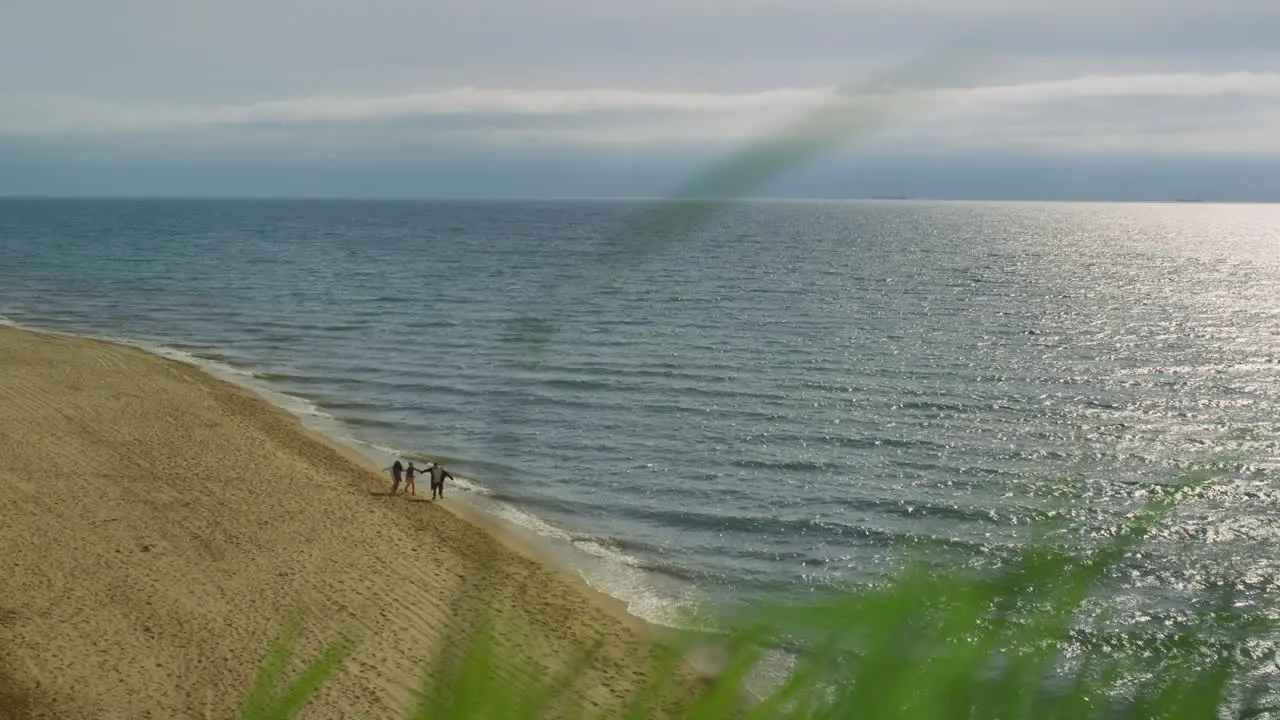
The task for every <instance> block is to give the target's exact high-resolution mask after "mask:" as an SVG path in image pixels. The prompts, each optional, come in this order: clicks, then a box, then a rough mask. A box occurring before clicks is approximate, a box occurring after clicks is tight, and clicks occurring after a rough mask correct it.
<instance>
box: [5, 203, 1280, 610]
mask: <svg viewBox="0 0 1280 720" xmlns="http://www.w3.org/2000/svg"><path fill="white" fill-rule="evenodd" d="M646 209H651V207H650V206H649V205H647V204H645V203H640V202H624V201H609V202H605V201H600V202H528V203H521V202H494V203H487V202H474V203H464V202H421V203H414V202H403V203H400V202H384V203H379V202H334V201H323V202H321V201H314V202H293V201H290V202H284V201H280V202H274V201H272V202H268V201H195V200H192V201H178V200H168V201H143V200H19V199H11V200H0V316H4V317H5V318H7V319H8V320H9V321H11V322H14V323H18V324H22V325H27V326H31V327H35V328H45V329H53V330H62V331H69V332H76V333H84V334H89V335H95V336H107V337H113V338H120V339H126V340H129V341H132V342H137V343H141V344H144V345H145V346H147V347H151V348H153V349H157V350H159V351H161V352H167V353H169V354H171V355H176V356H180V357H183V358H185V359H188V360H190V361H193V362H197V363H201V364H203V365H204V366H206V367H208V368H210V369H211V370H213V371H214V372H217V373H220V374H221V375H223V376H225V377H231V378H233V379H237V380H239V381H241V382H244V383H246V384H250V385H252V386H254V387H257V388H259V389H261V390H263V391H264V392H268V393H269V396H270V397H272V398H275V399H277V400H278V401H279V402H281V403H282V404H285V405H286V406H287V407H290V408H291V409H293V410H295V411H296V412H299V413H300V414H302V415H303V416H304V418H305V419H306V420H308V421H309V422H310V423H312V424H314V425H316V426H317V427H319V428H321V429H323V430H325V431H326V432H330V433H332V434H334V435H335V436H338V437H341V438H344V439H346V440H347V441H348V442H353V443H356V444H357V445H358V446H359V447H362V448H363V449H365V450H366V451H367V452H369V453H370V454H371V455H373V456H374V457H376V458H379V459H380V460H386V459H389V458H390V457H391V455H392V454H399V455H405V456H409V457H420V458H423V457H430V458H437V459H440V460H441V461H442V462H443V463H444V464H445V465H446V466H447V467H450V468H451V469H453V470H454V471H455V473H456V474H458V475H460V476H462V477H463V478H464V481H463V482H461V483H460V486H459V487H460V490H461V492H460V493H459V495H460V496H461V497H463V499H465V500H467V501H468V502H472V503H474V504H476V505H477V506H478V507H480V508H481V509H483V510H485V511H487V512H491V513H493V514H494V515H496V516H498V517H500V518H502V519H504V520H505V521H507V522H510V523H513V524H515V525H519V526H521V527H523V528H525V530H527V531H528V532H529V533H531V534H532V535H536V536H538V537H540V538H542V539H544V540H546V542H547V543H548V545H550V546H554V547H556V548H559V550H560V551H561V555H560V557H561V558H562V559H563V560H564V561H565V562H567V563H569V564H570V565H571V566H573V567H575V568H576V569H577V570H578V571H579V572H581V573H582V574H583V576H584V577H586V578H587V580H588V581H589V582H591V583H592V584H593V585H595V586H597V587H598V588H600V589H602V590H604V591H606V592H610V593H613V594H615V595H617V596H619V597H621V598H622V599H624V600H627V601H628V602H629V603H631V606H632V608H633V611H635V612H636V613H637V614H640V615H642V616H645V617H648V618H649V619H652V620H658V621H662V620H664V619H666V618H669V617H670V612H671V611H672V609H673V608H675V607H677V606H678V605H679V604H680V603H681V602H684V601H686V600H687V599H688V598H689V597H690V595H689V593H690V592H691V589H692V588H697V589H698V592H699V597H701V596H711V597H713V598H716V599H719V600H721V601H726V602H734V601H747V600H750V599H752V598H756V597H759V596H761V595H772V594H776V593H779V592H782V593H790V594H796V593H805V592H809V591H811V590H812V589H814V588H821V587H825V586H830V585H839V584H845V583H865V582H873V581H875V580H877V579H880V578H883V577H885V576H886V574H887V573H890V572H892V571H893V570H894V569H895V568H897V567H899V566H901V565H902V564H903V563H905V562H908V561H909V560H910V559H916V560H918V559H923V560H924V561H926V562H932V563H935V564H937V565H938V566H939V567H945V566H954V565H956V564H963V563H967V562H975V561H979V560H983V559H990V558H992V557H998V556H999V554H1000V553H1001V552H1004V551H1007V550H1010V549H1016V548H1017V547H1019V545H1020V544H1021V543H1024V542H1026V541H1027V540H1028V538H1029V537H1030V534H1031V533H1032V532H1034V528H1036V527H1037V524H1036V521H1039V520H1043V519H1046V518H1055V517H1056V518H1060V519H1065V520H1066V521H1067V528H1068V530H1067V532H1068V534H1069V535H1070V536H1071V537H1074V538H1076V539H1078V540H1079V541H1080V542H1082V543H1087V542H1088V541H1089V538H1091V537H1094V536H1097V535H1099V534H1103V533H1105V532H1106V531H1107V529H1108V528H1110V527H1113V526H1114V524H1115V523H1116V522H1119V521H1120V520H1122V519H1123V517H1124V516H1125V514H1126V513H1128V512H1131V511H1132V510H1133V509H1134V508H1136V507H1137V506H1138V505H1140V504H1141V503H1142V502H1143V501H1144V500H1145V499H1146V498H1148V497H1149V496H1150V495H1151V492H1152V491H1153V490H1154V489H1155V488H1157V487H1159V486H1161V485H1164V484H1168V483H1172V482H1176V481H1178V480H1180V479H1182V478H1184V477H1185V476H1187V474H1188V473H1190V472H1194V471H1195V470H1196V468H1197V467H1199V466H1198V465H1196V463H1204V462H1206V461H1212V462H1213V463H1214V465H1213V467H1214V472H1213V473H1212V475H1213V478H1214V479H1213V480H1212V482H1211V483H1210V484H1209V485H1207V486H1206V487H1205V488H1204V489H1203V490H1202V491H1200V492H1198V493H1196V494H1195V495H1194V497H1193V498H1192V499H1191V500H1189V501H1188V502H1187V503H1185V504H1184V505H1183V506H1182V507H1181V508H1180V509H1179V511H1178V513H1177V514H1176V515H1175V516H1174V517H1173V518H1172V519H1171V520H1170V521H1169V522H1168V523H1166V526H1165V527H1163V528H1162V530H1161V531H1160V532H1159V533H1157V536H1156V537H1155V538H1154V540H1153V542H1152V545H1151V547H1149V548H1148V549H1147V550H1146V551H1145V552H1144V553H1143V554H1142V555H1141V556H1139V557H1138V558H1135V559H1134V560H1133V561H1132V563H1131V565H1130V566H1128V567H1126V572H1127V573H1129V576H1128V577H1126V579H1125V585H1126V590H1127V591H1128V592H1130V593H1131V597H1130V599H1129V601H1128V603H1129V604H1128V606H1127V612H1128V613H1129V615H1130V617H1131V618H1132V619H1135V620H1141V619H1143V618H1150V617H1154V616H1157V615H1159V614H1160V613H1170V612H1177V608H1178V607H1179V606H1180V605H1179V603H1181V602H1182V601H1183V600H1185V597H1186V596H1187V594H1188V593H1189V592H1192V591H1195V590H1198V589H1203V588H1207V587H1210V586H1213V585H1214V584H1215V583H1219V582H1222V581H1224V579H1225V580H1226V581H1228V582H1231V583H1233V584H1235V585H1236V586H1237V587H1239V588H1241V589H1243V590H1244V591H1245V592H1246V593H1248V594H1251V595H1252V596H1255V597H1261V596H1263V595H1265V594H1266V593H1267V592H1268V591H1270V590H1271V589H1273V588H1274V586H1275V583H1276V571H1277V569H1278V568H1280V562H1277V559H1278V558H1280V550H1277V540H1280V532H1278V522H1280V486H1278V485H1277V480H1278V479H1280V440H1278V439H1277V438H1278V435H1280V208H1277V207H1274V206H1253V205H1205V204H1181V205H1176V204H1168V205H1155V204H1153V205H1127V204H1124V205H1122V204H1115V205H1107V204H1031V203H1023V204H1013V203H1010V204H1001V203H927V202H817V201H815V202H799V201H796V202H765V201H761V202H740V203H732V204H729V205H728V206H726V207H725V208H724V209H723V212H721V213H719V214H717V215H714V216H712V218H711V219H710V220H709V221H707V222H706V223H704V224H702V225H700V226H698V227H685V228H682V229H679V231H678V232H677V233H676V234H675V235H674V236H671V237H670V238H667V241H666V242H656V241H655V242H649V241H650V240H656V239H655V238H647V237H645V236H644V235H643V234H639V235H637V234H634V233H632V234H630V235H628V234H627V233H626V231H627V229H628V228H630V227H632V226H631V225H630V223H631V222H632V219H633V218H634V217H636V216H637V213H638V212H640V211H643V210H646ZM620 237H625V238H629V240H630V241H629V243H626V244H623V245H620V244H619V243H618V242H617V240H618V238H620ZM531 330H533V331H536V332H532V333H531Z"/></svg>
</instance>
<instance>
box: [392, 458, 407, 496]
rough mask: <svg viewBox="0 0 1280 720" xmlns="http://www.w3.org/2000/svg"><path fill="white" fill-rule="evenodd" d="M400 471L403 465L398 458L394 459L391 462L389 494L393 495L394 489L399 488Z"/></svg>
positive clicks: (401, 471) (402, 470)
mask: <svg viewBox="0 0 1280 720" xmlns="http://www.w3.org/2000/svg"><path fill="white" fill-rule="evenodd" d="M402 473H404V465H401V464H400V461H399V460H396V461H395V462H394V463H391V494H392V495H395V494H396V491H397V490H399V489H400V475H401V474H402Z"/></svg>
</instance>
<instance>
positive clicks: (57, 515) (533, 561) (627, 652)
mask: <svg viewBox="0 0 1280 720" xmlns="http://www.w3.org/2000/svg"><path fill="white" fill-rule="evenodd" d="M426 484H427V483H426V480H425V478H423V479H420V481H419V485H420V487H419V488H418V492H419V495H418V498H417V499H416V500H414V499H409V498H403V497H395V498H391V497H387V496H386V491H387V489H388V486H389V482H388V481H387V479H386V478H385V474H379V473H378V472H377V471H376V469H375V468H373V467H371V466H370V465H369V463H368V461H366V460H364V459H363V458H362V457H360V456H359V455H357V454H355V453H354V452H353V451H350V450H348V449H345V448H343V447H341V446H337V445H335V444H333V443H330V442H328V441H327V440H325V439H324V438H323V437H321V436H319V435H318V434H316V433H313V432H311V431H309V430H307V429H305V428H303V427H302V426H301V424H300V423H299V422H298V421H297V420H296V418H294V417H293V416H291V415H289V414H288V413H286V412H284V411H283V410H280V409H278V408H276V407H274V406H272V405H270V404H268V403H267V402H265V401H264V400H262V399H261V398H259V397H258V396H257V395H255V394H253V393H252V392H251V391H248V390H245V389H243V388H239V387H236V386H233V385H230V384H228V383H225V382H222V381H220V380H217V379H215V378H212V377H210V376H208V375H206V374H204V373H202V372H201V371H199V370H198V369H196V368H194V367H191V366H188V365H184V364H182V363H179V362H176V361H171V360H168V359H165V358H161V357H158V356H155V355H151V354H148V353H145V352H143V351H141V350H137V349H134V348H130V347H125V346H121V345H115V344H111V343H106V342H101V341H96V340H88V339H83V338H71V337H65V336H60V335H46V334H40V333H34V332H29V331H25V330H19V329H14V328H9V327H0V517H2V518H3V522H0V547H3V548H4V553H3V556H2V557H3V560H2V561H0V563H2V565H0V566H2V567H3V574H2V578H3V581H2V582H0V720H9V718H10V717H35V718H46V717H47V718H59V719H61V720H74V719H76V718H157V719H164V720H172V719H173V718H229V717H234V716H236V713H237V710H238V708H239V707H240V705H241V704H242V703H243V701H244V698H245V695H246V693H247V691H248V688H249V686H250V684H251V680H252V678H253V675H254V673H255V671H256V670H257V667H258V665H259V663H260V662H261V659H262V658H263V656H264V654H265V652H266V650H267V648H268V646H269V645H270V643H271V641H272V639H273V638H274V637H275V636H276V634H277V633H278V631H279V630H280V628H281V627H282V625H283V624H284V622H285V621H286V619H287V618H289V617H290V616H291V615H292V614H294V613H295V612H296V613H301V614H302V616H303V618H304V626H303V628H304V629H303V635H302V641H301V643H300V654H301V655H302V656H303V657H305V658H307V659H310V658H312V657H314V656H315V654H316V653H317V652H318V650H319V649H320V648H321V647H322V646H323V645H324V644H325V643H326V642H329V641H332V640H334V639H336V638H337V637H338V636H339V634H342V633H347V634H350V635H352V636H353V637H354V638H355V639H356V641H357V643H358V644H357V646H356V649H355V651H354V652H353V654H352V655H351V657H350V658H349V659H348V660H347V662H346V663H345V665H344V666H343V668H342V669H341V670H340V671H339V672H338V673H337V675H335V676H334V678H333V679H332V680H331V681H330V682H329V683H328V684H327V685H326V686H325V687H324V689H323V690H322V691H321V692H320V694H319V695H318V696H317V697H316V698H315V699H314V700H313V702H312V703H311V704H310V705H309V706H308V708H307V710H306V711H304V713H303V714H302V717H305V718H387V717H400V716H402V715H403V713H404V711H405V710H406V709H407V708H408V707H410V706H411V705H412V703H413V701H414V690H415V688H416V687H417V686H418V681H419V679H420V677H421V675H422V672H423V668H424V666H425V663H426V660H427V659H428V658H429V657H430V656H431V654H432V652H433V650H436V649H437V648H439V647H440V646H441V643H442V642H446V639H447V638H451V637H453V636H454V635H453V634H454V633H458V632H464V631H466V630H467V629H468V628H470V627H473V625H474V619H475V617H476V616H477V614H478V613H479V612H481V611H482V610H485V609H487V610H489V611H491V612H492V613H493V614H494V616H495V617H497V618H498V620H499V623H498V628H499V635H498V641H497V642H498V648H499V651H500V652H501V653H503V654H504V655H506V656H511V657H519V658H523V659H524V660H527V661H528V666H529V667H530V668H533V669H534V672H537V673H550V674H554V673H555V672H556V671H557V670H558V669H560V668H562V667H565V665H566V663H568V662H569V661H570V660H571V659H572V658H573V657H574V654H575V651H576V650H577V649H578V648H581V647H584V646H586V645H588V644H590V643H593V642H596V641H603V646H602V648H603V649H602V651H601V654H600V656H599V657H598V658H597V660H596V661H595V662H594V664H592V665H591V667H590V668H588V669H587V670H586V671H585V672H583V673H581V675H580V678H579V683H578V685H577V687H576V689H575V692H574V693H573V694H572V697H573V698H574V702H581V703H584V704H585V705H586V706H587V707H588V709H598V710H600V711H602V712H604V713H605V714H606V715H608V714H611V712H610V711H611V710H612V709H615V708H618V707H619V705H620V703H622V702H623V701H624V700H625V698H627V697H628V696H629V694H630V693H631V692H632V690H633V689H634V688H635V687H636V685H637V683H640V682H642V681H643V680H644V679H645V672H646V663H645V662H644V659H645V658H646V657H648V655H647V653H648V652H650V650H651V649H652V642H653V639H652V635H651V633H649V632H648V631H647V629H646V627H645V626H644V625H643V624H642V623H640V622H639V621H638V620H636V619H635V618H633V617H631V616H629V615H627V614H626V613H625V611H624V609H623V608H622V607H621V605H620V604H619V603H617V602H616V601H614V600H612V599H611V598H608V597H606V596H604V595H601V594H599V593H596V592H594V591H592V590H591V589H590V588H588V587H586V586H585V585H584V584H583V583H581V582H580V581H578V580H577V579H576V578H574V577H572V576H571V575H569V574H568V573H566V572H564V571H562V570H561V569H559V568H557V567H554V566H552V565H550V564H548V563H547V562H544V561H542V560H541V559H540V558H538V557H536V556H535V555H534V554H532V553H531V552H529V551H527V550H526V549H524V548H521V547H520V546H519V544H518V543H517V542H516V541H514V540H512V539H511V538H510V537H504V536H503V534H502V532H501V530H500V528H498V527H496V526H495V525H493V524H491V523H484V522H483V521H477V519H475V518H469V517H468V513H467V512H466V510H465V508H463V507H461V506H454V505H452V501H449V500H446V501H444V502H429V501H427V500H426V498H427V497H429V496H430V492H429V490H428V491H427V492H426V497H424V496H423V494H422V493H423V487H422V486H425V485H426ZM686 682H694V680H693V679H692V677H691V676H690V675H689V674H688V673H687V672H685V673H684V675H683V676H682V680H681V682H680V683H679V684H681V685H683V684H685V683H686ZM23 705H25V707H26V709H25V710H23V709H22V706H23ZM6 713H9V714H6Z"/></svg>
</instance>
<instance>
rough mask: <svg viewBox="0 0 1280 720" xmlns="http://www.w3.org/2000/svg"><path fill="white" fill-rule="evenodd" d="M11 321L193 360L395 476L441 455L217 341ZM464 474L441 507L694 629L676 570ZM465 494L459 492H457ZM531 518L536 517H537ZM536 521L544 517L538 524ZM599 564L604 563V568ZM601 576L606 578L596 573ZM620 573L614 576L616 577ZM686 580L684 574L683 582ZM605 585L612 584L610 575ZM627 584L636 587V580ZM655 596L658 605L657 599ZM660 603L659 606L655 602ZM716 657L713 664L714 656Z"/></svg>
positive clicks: (638, 616)
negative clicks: (354, 416) (625, 579)
mask: <svg viewBox="0 0 1280 720" xmlns="http://www.w3.org/2000/svg"><path fill="white" fill-rule="evenodd" d="M6 327H7V328H13V329H16V330H19V331H23V332H30V333H36V334H43V335H52V336H56V337H62V338H67V339H71V340H87V341H94V342H103V343H108V344H111V345H118V346H121V347H125V348H131V349H133V350H138V351H141V352H143V353H145V354H147V355H150V356H155V357H159V358H163V359H165V360H168V361H173V362H177V363H179V364H182V365H185V366H187V367H191V368H193V369H195V370H196V371H198V372H200V373H202V374H204V375H207V376H209V377H211V378H213V379H215V380H218V381H221V382H224V383H227V384H229V385H231V386H233V387H236V388H240V389H242V390H247V391H248V392H250V393H251V394H253V395H254V396H255V397H258V398H260V399H262V400H263V401H264V402H266V403H267V404H268V405H270V406H271V407H274V408H277V409H279V410H282V411H284V412H285V413H286V414H288V415H289V416H290V417H292V418H294V419H295V420H296V421H297V423H298V425H299V426H300V427H301V428H302V429H303V430H305V431H306V432H308V433H311V434H313V436H314V437H315V438H316V439H317V440H318V441H320V442H322V443H325V444H328V445H330V446H331V447H333V448H334V449H335V450H337V451H339V452H341V453H343V454H345V455H347V456H348V459H350V460H352V461H354V462H356V463H357V464H358V465H362V466H364V467H366V469H368V470H370V471H371V472H373V473H375V474H377V475H379V476H380V477H382V478H384V480H386V482H387V483H388V484H389V483H390V479H389V476H388V475H387V472H386V470H384V469H383V464H384V463H385V464H386V465H389V464H390V463H391V462H392V461H393V460H394V459H395V458H397V457H399V458H400V459H402V460H405V459H414V460H418V461H429V460H432V459H437V458H436V456H434V455H433V454H432V453H430V452H427V451H425V450H421V449H414V450H403V449H400V450H396V449H393V448H391V447H386V446H384V445H382V444H379V443H378V442H375V441H372V440H370V439H367V438H361V437H357V435H356V434H353V431H352V429H351V428H349V427H347V426H346V422H347V421H346V419H344V418H342V417H339V416H334V415H332V414H330V413H329V412H326V411H325V410H323V409H322V408H321V407H320V406H318V405H317V404H316V401H315V400H313V399H309V398H307V397H304V396H301V395H298V394H295V393H294V392H292V391H289V390H285V389H280V388H278V387H275V386H273V382H272V379H271V378H270V377H269V376H270V373H267V374H265V375H264V374H262V373H260V372H258V371H255V370H253V369H252V368H250V367H246V366H241V365H237V364H233V363H229V362H227V361H226V360H225V359H224V356H223V355H222V354H221V352H220V351H219V350H218V349H216V348H215V349H212V350H210V349H203V348H202V349H198V350H196V349H191V348H190V346H186V347H185V348H184V347H183V346H177V347H175V346H171V345H168V344H165V343H164V342H163V341H155V340H146V339H137V338H130V337H123V336H114V335H89V334H85V333H82V332H80V331H79V330H76V329H71V330H55V329H49V328H44V327H38V326H33V325H24V324H22V323H19V322H16V321H13V320H11V319H9V318H7V317H4V316H3V315H0V328H6ZM460 480H461V482H458V481H454V482H452V483H451V485H452V488H451V491H452V498H451V499H450V500H449V502H447V503H446V504H445V505H443V507H445V508H446V509H448V510H449V511H450V512H451V513H453V514H454V515H456V516H458V517H460V518H462V519H464V520H467V521H468V522H472V523H473V524H477V525H479V526H480V527H481V529H484V530H486V531H488V532H490V533H491V534H493V535H495V536H496V537H498V538H499V539H501V540H502V541H503V542H506V543H508V544H509V545H510V546H511V547H512V549H514V550H516V551H517V552H521V553H524V554H526V555H527V556H528V557H529V558H530V559H531V560H534V561H535V562H540V563H544V564H547V565H548V566H551V567H554V568H557V569H559V570H560V571H562V572H563V573H565V574H566V576H568V577H569V578H570V579H571V580H572V581H573V582H575V583H579V584H581V585H582V586H583V587H584V589H585V590H587V591H588V592H590V593H596V594H599V595H601V596H603V602H605V603H606V604H608V605H610V606H611V608H613V609H618V610H619V611H620V612H623V613H625V614H626V615H627V616H628V617H627V619H628V621H630V620H632V619H634V620H636V621H637V622H638V623H640V625H639V626H640V627H644V628H646V631H647V632H650V633H659V634H661V633H671V632H677V633H678V632H688V631H690V630H696V629H695V628H690V627H686V626H684V625H682V624H681V623H680V622H679V619H678V617H679V614H680V611H681V610H683V609H687V608H688V607H689V602H690V601H689V600H688V593H689V592H690V591H691V590H693V587H692V586H691V585H690V586H689V587H687V588H674V587H671V586H670V584H671V578H670V577H669V576H666V575H663V574H662V573H661V571H657V570H652V569H647V568H644V567H642V566H638V565H634V564H633V563H634V562H635V561H634V558H630V557H626V556H622V557H617V558H606V557H603V556H597V555H595V554H593V553H590V552H587V551H586V550H583V549H582V548H579V547H577V546H576V545H575V544H574V543H573V542H572V541H570V540H569V539H567V538H566V537H562V536H561V533H563V534H565V535H567V536H572V535H574V533H575V531H574V530H573V529H572V528H570V527H558V526H550V525H546V524H545V523H546V521H544V520H543V519H542V518H539V517H537V516H536V515H533V514H530V511H528V510H526V509H524V508H521V507H519V506H518V505H510V506H509V507H508V506H507V505H506V504H505V503H504V502H500V501H497V500H495V499H494V498H493V497H492V491H491V490H490V489H489V488H488V487H487V486H485V485H484V483H483V481H482V479H480V478H465V477H464V478H460ZM459 498H461V499H459ZM504 510H506V511H514V513H515V514H516V516H517V517H516V518H512V517H507V516H506V515H507V514H508V513H507V512H504ZM520 516H524V517H525V518H528V519H532V520H533V521H534V524H533V525H530V524H528V523H527V521H526V520H525V519H523V518H522V517H520ZM538 525H543V526H544V527H543V528H539V527H538ZM601 568H604V570H603V571H602V570H601ZM590 570H595V571H596V573H595V574H596V575H599V574H600V573H601V572H604V573H606V574H609V575H613V574H616V573H617V572H618V571H622V572H634V573H636V574H638V575H640V576H643V577H644V582H645V585H646V586H649V585H652V588H651V589H652V591H653V592H652V593H649V594H645V593H642V594H640V595H639V596H637V595H635V594H634V593H632V594H631V595H630V596H627V593H626V592H619V591H618V589H617V588H614V589H612V591H611V589H606V588H605V587H597V586H596V585H595V584H594V583H593V582H592V579H591V578H590V577H588V571H590ZM596 579H597V580H601V578H596ZM615 579H616V578H615ZM660 580H661V581H665V582H663V583H662V584H663V586H664V587H663V589H662V592H659V591H658V581H660ZM683 583H684V581H681V584H683ZM603 584H604V585H609V583H608V582H604V583H603ZM625 586H626V587H634V586H633V585H631V584H630V583H626V584H625ZM636 603H643V604H644V606H645V608H646V609H647V610H646V611H637V610H636V608H635V604H636ZM654 603H656V605H654ZM655 607H656V608H657V609H654V608H655ZM712 665H714V664H712ZM712 665H708V667H706V668H703V671H705V672H708V673H709V672H713V669H712Z"/></svg>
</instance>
